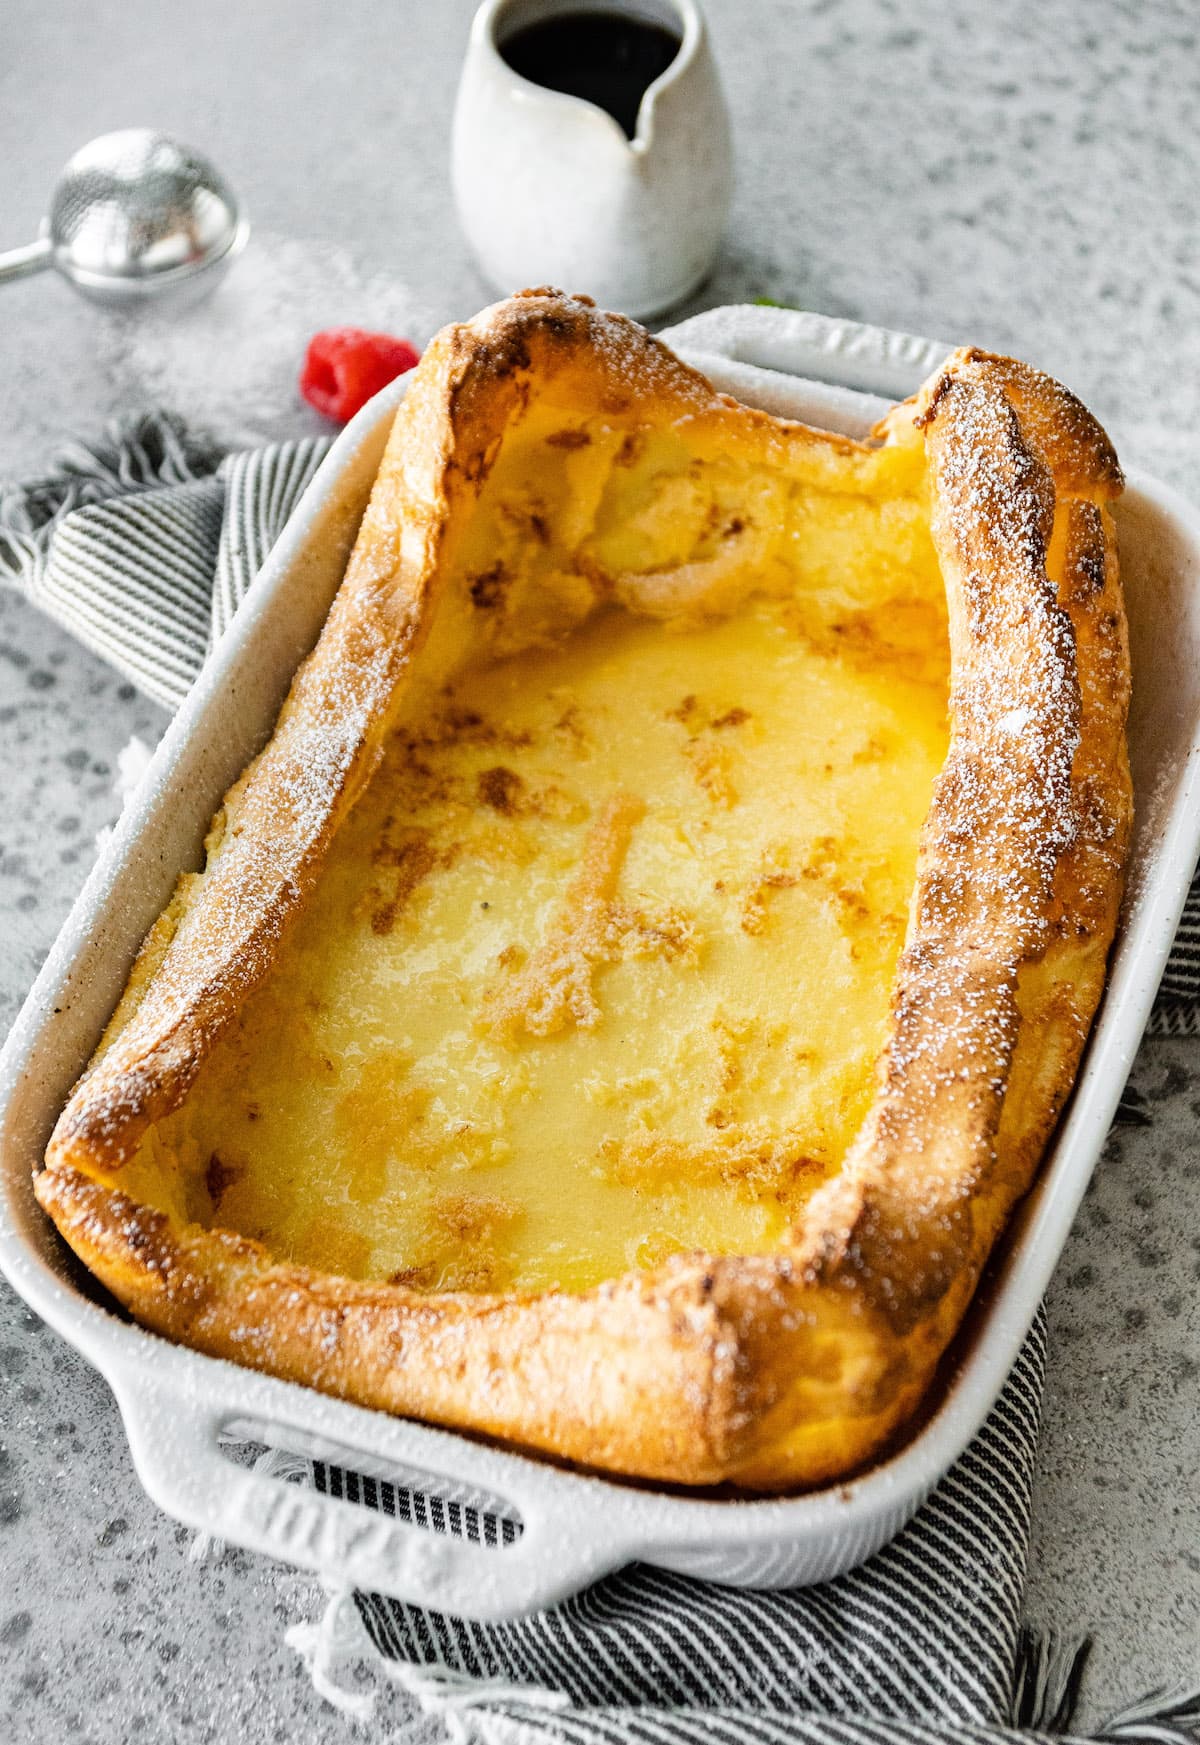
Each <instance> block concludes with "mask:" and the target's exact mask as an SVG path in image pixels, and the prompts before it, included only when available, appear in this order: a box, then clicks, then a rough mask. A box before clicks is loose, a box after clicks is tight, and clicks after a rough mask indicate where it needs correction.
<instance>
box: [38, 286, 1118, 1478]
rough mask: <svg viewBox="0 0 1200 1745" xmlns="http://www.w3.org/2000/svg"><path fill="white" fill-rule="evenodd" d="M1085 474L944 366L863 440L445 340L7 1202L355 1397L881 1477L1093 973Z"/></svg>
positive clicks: (736, 1461) (997, 1215)
mask: <svg viewBox="0 0 1200 1745" xmlns="http://www.w3.org/2000/svg"><path fill="white" fill-rule="evenodd" d="M1120 488H1121V475H1120V470H1119V467H1118V465H1117V462H1116V459H1115V456H1114V455H1113V452H1112V449H1111V446H1110V445H1109V444H1108V442H1107V439H1106V438H1105V436H1104V434H1103V432H1102V431H1101V430H1100V429H1099V427H1098V426H1097V425H1096V423H1095V422H1094V420H1092V419H1091V417H1090V415H1089V414H1087V413H1086V411H1085V410H1084V409H1083V408H1082V406H1080V404H1079V403H1078V401H1076V400H1075V399H1074V398H1073V397H1072V396H1070V395H1069V394H1068V393H1066V391H1065V390H1063V389H1062V388H1060V387H1059V386H1058V385H1057V384H1056V383H1054V382H1052V381H1051V380H1050V379H1049V378H1047V377H1045V376H1043V375H1041V374H1039V373H1038V372H1036V371H1033V370H1030V369H1028V368H1027V367H1026V366H1023V365H1020V364H1016V363H1014V362H1012V361H1011V360H1008V359H1002V358H997V357H992V356H989V355H987V354H983V353H980V352H975V351H963V352H959V353H956V354H954V355H953V356H952V357H951V358H950V359H948V360H947V363H946V365H945V366H944V368H943V369H942V370H940V371H938V372H936V373H935V375H934V376H933V377H932V378H931V380H930V381H929V382H928V383H927V384H926V386H925V388H924V389H923V390H922V391H921V393H920V394H919V395H917V396H916V397H915V399H914V400H913V401H911V402H906V403H905V404H904V405H902V406H900V407H897V408H896V409H895V410H894V411H893V412H892V413H891V414H890V415H889V417H888V418H887V419H886V420H885V421H884V423H883V425H882V426H881V427H880V429H879V430H878V432H877V433H876V436H875V438H874V439H873V440H872V441H870V442H866V443H857V442H852V441H849V440H848V439H846V438H843V437H839V436H833V435H830V434H828V433H824V432H820V431H814V430H809V429H807V428H805V427H804V426H801V425H797V424H791V423H786V422H783V421H780V420H776V419H773V418H770V417H768V416H767V415H766V414H763V413H759V412H754V411H751V410H749V409H748V408H746V407H743V406H740V405H738V404H736V403H735V402H733V401H731V400H729V399H727V398H726V397H725V396H722V395H718V394H716V393H714V391H713V390H712V389H711V388H710V387H709V385H708V384H707V383H706V382H705V381H704V380H703V378H701V377H700V376H698V375H697V374H696V373H695V372H694V371H693V370H691V369H689V368H687V367H686V366H685V365H683V364H682V363H680V362H679V361H678V360H677V359H675V358H673V357H672V356H671V354H670V353H669V352H668V351H667V350H666V349H665V348H664V347H663V346H661V345H660V344H659V343H658V342H656V341H654V340H652V339H651V338H649V336H647V335H646V334H644V333H643V332H642V330H641V329H639V328H637V327H635V326H633V324H631V323H629V322H627V321H624V320H623V319H621V318H620V317H615V316H609V315H603V314H600V313H598V312H597V311H595V310H594V309H593V308H592V307H591V306H590V305H589V304H588V303H587V301H586V299H566V298H562V297H560V296H558V295H556V294H552V293H527V294H526V295H524V296H522V297H520V298H515V299H512V300H510V301H509V302H508V303H505V304H501V305H498V306H496V308H494V309H492V310H489V311H485V312H484V314H483V315H482V316H480V317H479V318H478V319H477V320H476V321H475V322H472V323H469V324H467V325H465V326H460V327H455V328H450V329H448V330H446V331H445V332H444V333H443V334H442V335H441V336H439V338H438V340H436V341H435V342H434V344H433V345H432V346H431V348H430V350H429V352H428V353H427V355H426V358H425V360H424V361H423V363H422V364H421V366H420V367H419V369H418V370H417V371H416V372H415V374H414V378H413V381H412V385H411V387H410V389H409V392H408V394H407V397H406V399H405V401H404V404H403V406H402V408H401V410H400V413H399V414H398V417H397V421H396V426H395V429H394V432H393V436H392V439H391V442H390V444H389V447H388V451H387V455H386V456H385V459H384V462H383V465H382V467H381V471H380V474H379V479H378V481H377V484H376V487H375V491H374V494H373V496H372V500H371V504H370V507H369V509H368V511H367V514H366V516H365V518H364V521H363V525H362V529H361V531H360V534H359V539H358V543H357V546H356V549H355V552H354V555H353V557H352V559H351V562H350V565H349V568H348V571H347V575H346V579H345V582H344V584H343V586H342V589H341V591H340V593H339V595H338V598H337V600H336V601H335V603H334V606H333V608H332V610H331V612H330V615H329V619H328V622H327V625H326V628H325V630H324V632H323V634H322V636H321V638H320V640H319V642H318V644H317V646H316V648H315V650H314V651H313V654H312V655H311V656H310V657H309V660H308V661H307V663H306V664H305V665H304V667H302V669H301V671H300V673H299V674H298V676H297V679H296V682H295V684H294V686H293V690H292V693H291V695H290V697H289V699H288V701H287V703H286V704H285V707H284V710H283V711H282V713H281V716H280V719H279V722H278V724H277V727H276V731H275V734H274V736H273V737H272V739H271V741H270V742H269V743H268V745H267V747H266V748H265V750H264V751H263V752H262V754H261V755H260V757H259V758H258V759H257V760H256V761H255V762H254V763H253V764H252V765H251V766H250V767H249V769H248V770H247V771H246V772H245V774H244V776H243V777H242V779H241V780H240V781H239V782H238V783H237V784H236V786H235V787H234V789H233V790H231V792H230V794H229V796H228V797H227V800H226V804H225V806H224V808H223V810H222V813H221V814H220V815H219V817H218V819H217V820H216V821H215V822H214V827H213V830H212V832H211V834H210V838H209V842H208V852H207V861H206V865H205V869H204V871H203V872H202V873H200V874H197V875H188V876H187V877H185V878H184V879H183V880H181V882H180V886H179V889H178V891H177V893H176V896H175V898H174V900H173V902H172V904H171V905H170V906H169V908H168V909H167V911H166V912H165V914H164V916H163V917H162V918H161V920H160V922H159V923H158V925H157V926H156V927H155V929H154V930H153V931H152V933H151V935H150V937H149V938H148V940H147V942H146V945H145V947H144V949H143V952H142V955H141V957H140V958H139V960H138V963H137V965H136V966H135V969H134V971H133V974H132V976H131V979H130V983H129V986H128V988H127V991H126V994H125V996H124V998H123V1000H122V1002H121V1004H120V1006H119V1008H118V1010H117V1012H116V1013H115V1015H114V1017H113V1020H112V1022H111V1024H110V1026H109V1029H108V1031H107V1032H106V1035H105V1038H104V1040H103V1042H102V1044H101V1047H100V1049H99V1050H98V1052H97V1056H96V1058H95V1060H94V1061H93V1063H92V1065H91V1067H90V1068H89V1070H88V1072H87V1073H86V1074H85V1076H84V1078H83V1079H82V1080H81V1081H80V1084H79V1085H78V1086H77V1087H76V1090H75V1092H74V1093H73V1095H72V1097H71V1100H70V1102H69V1104H68V1106H67V1108H66V1110H65V1111H64V1113H63V1115H62V1117H61V1119H60V1121H59V1124H58V1127H57V1128H56V1131H55V1134H54V1136H53V1139H52V1141H51V1144H50V1147H49V1149H48V1152H47V1160H46V1165H47V1166H46V1168H45V1169H44V1170H43V1171H42V1172H41V1173H40V1174H39V1175H38V1177H37V1178H36V1184H35V1185H36V1191H37V1193H38V1197H39V1199H40V1201H41V1203H42V1205H43V1206H44V1207H45V1208H46V1210H47V1211H48V1212H49V1213H50V1215H51V1216H52V1217H53V1218H54V1220H55V1222H56V1223H57V1225H58V1227H59V1229H60V1230H61V1231H62V1233H63V1234H64V1236H65V1237H66V1239H67V1240H68V1242H69V1243H70V1244H71V1246H72V1247H73V1248H74V1249H75V1250H76V1252H77V1253H78V1254H79V1255H80V1256H81V1258H82V1259H83V1260H84V1261H85V1263H86V1264H87V1265H88V1266H89V1267H91V1269H92V1270H93V1271H94V1272H95V1273H96V1274H97V1275H98V1276H99V1277H100V1278H101V1279H102V1280H103V1282H104V1283H105V1284H106V1285H107V1286H108V1288H109V1289H110V1290H111V1291H112V1292H113V1293H114V1295H115V1296H116V1297H117V1298H118V1299H119V1300H120V1301H121V1302H122V1303H124V1304H125V1305H126V1307H127V1308H128V1309H129V1310H130V1311H131V1312H132V1313H133V1314H134V1315H135V1316H136V1317H137V1318H138V1319H139V1320H141V1321H142V1322H144V1323H145V1324H146V1325H148V1326H150V1327H152V1328H155V1329H156V1330H158V1331H160V1332H163V1333H165V1334H167V1335H169V1336H171V1337H175V1338H178V1339H181V1340H183V1341H184V1342H186V1343H188V1344H192V1345H194V1346H196V1347H198V1348H200V1349H203V1350H207V1351H210V1352H214V1353H216V1354H219V1355H223V1356H227V1357H233V1358H236V1359H237V1360H239V1361H242V1362H246V1363H250V1364H253V1365H254V1366H256V1367H259V1368H263V1369H266V1370H270V1371H272V1372H273V1373H275V1374H279V1375H283V1376H287V1377H290V1378H293V1379H296V1380H300V1381H304V1382H308V1383H310V1384H311V1385H313V1386H316V1387H320V1388H323V1389H325V1390H327V1391H330V1392H333V1393H337V1394H340V1395H343V1396H344V1397H348V1398H352V1399H355V1400H358V1401H361V1402H362V1403H365V1404H369V1405H374V1406H379V1407H383V1408H385V1409H388V1410H393V1411H397V1412H400V1413H404V1414H408V1415H412V1416H418V1417H423V1418H428V1419H431V1420H434V1421H437V1422H440V1423H444V1424H450V1425H456V1426H460V1427H463V1428H467V1429H471V1430H474V1431H478V1432H482V1433H485V1434H489V1435H492V1436H495V1437H498V1438H501V1439H503V1440H505V1441H507V1442H510V1443H513V1444H516V1445H519V1446H522V1447H525V1448H529V1449H533V1450H541V1451H545V1452H547V1453H551V1454H554V1455H557V1456H559V1457H563V1458H567V1459H571V1460H574V1461H578V1462H581V1463H583V1464H585V1465H588V1466H591V1467H596V1468H603V1469H607V1470H611V1471H615V1472H621V1473H628V1474H632V1475H637V1476H640V1477H645V1478H653V1479H660V1480H665V1481H671V1482H676V1483H683V1484H710V1483H715V1482H721V1481H730V1482H733V1483H735V1484H739V1485H742V1486H746V1487H754V1488H790V1487H796V1486H800V1485H804V1484H811V1483H816V1482H820V1481H822V1480H825V1479H828V1478H831V1477H835V1476H840V1475H842V1474H845V1473H847V1472H849V1471H851V1470H853V1469H854V1468H856V1467H858V1466H861V1465H862V1463H863V1462H864V1461H866V1460H868V1459H870V1458H871V1456H872V1455H873V1454H875V1453H877V1452H878V1450H879V1449H880V1448H881V1447H882V1446H883V1445H884V1443H885V1442H886V1441H887V1439H888V1438H889V1437H890V1436H891V1435H892V1434H893V1433H894V1432H895V1431H896V1430H897V1429H898V1428H899V1427H900V1426H901V1425H902V1424H903V1423H904V1421H905V1420H906V1418H908V1417H909V1416H910V1415H911V1413H912V1411H913V1410H914V1408H915V1406H916V1405H917V1403H918V1401H919V1400H920V1398H921V1396H922V1394H923V1393H924V1391H925V1390H926V1388H927V1387H928V1384H929V1381H930V1379H931V1376H932V1374H933V1371H934V1368H935V1366H936V1364H937V1361H938V1359H939V1357H940V1355H941V1353H942V1352H943V1350H944V1349H945V1347H946V1345H947V1343H948V1341H949V1339H950V1338H951V1336H952V1334H953V1332H954V1330H955V1328H956V1326H957V1325H958V1323H959V1321H960V1319H961V1317H962V1314H963V1312H964V1310H965V1308H966V1305H967V1303H968V1302H969V1300H970V1297H971V1294H972V1292H973V1290H974V1287H975V1283H976V1280H977V1278H978V1275H979V1271H980V1269H981V1267H982V1265H983V1263H984V1261H985V1260H986V1257H987V1254H988V1252H989V1251H990V1249H991V1247H992V1245H993V1243H994V1241H995V1239H996V1237H997V1236H998V1234H999V1232H1000V1231H1001V1229H1002V1228H1003V1225H1004V1222H1005V1220H1006V1218H1007V1216H1008V1213H1009V1211H1010V1209H1011V1207H1012V1205H1013V1204H1014V1203H1015V1201H1016V1200H1017V1199H1018V1198H1019V1196H1020V1195H1021V1194H1022V1193H1023V1192H1024V1191H1025V1189H1026V1188H1027V1187H1028V1185H1029V1183H1030V1181H1031V1180H1032V1177H1033V1175H1034V1172H1035V1171H1036V1168H1037V1164H1038V1161H1039V1158H1040V1156H1041V1153H1042V1151H1043V1149H1044V1147H1045V1144H1046V1140H1047V1138H1048V1136H1049V1134H1050V1132H1051V1130H1052V1128H1053V1125H1054V1122H1055V1120H1056V1118H1057V1115H1058V1112H1059V1110H1060V1108H1061V1106H1062V1103H1063V1101H1064V1099H1065V1097H1066V1095H1067V1093H1068V1091H1069V1089H1070V1085H1071V1083H1072V1080H1073V1078H1074V1075H1075V1071H1076V1067H1077V1064H1078V1060H1079V1057H1080V1053H1081V1050H1082V1047H1083V1043H1084V1041H1085V1039H1086V1035H1087V1031H1088V1027H1089V1025H1090V1023H1091V1019H1092V1017H1093V1014H1094V1011H1095V1008H1096V1005H1097V1003H1098V1001H1099V997H1100V993H1101V991H1102V988H1103V981H1104V974H1105V966H1106V960H1107V952H1108V947H1109V944H1110V942H1111V939H1112V935H1113V931H1114V929H1115V925H1116V917H1117V909H1118V904H1119V900H1120V894H1121V885H1122V876H1123V869H1124V862H1125V857H1126V852H1127V847H1128V838H1129V831H1130V819H1131V799H1130V787H1129V776H1128V767H1127V762H1126V756H1125V744H1124V721H1125V712H1126V706H1127V700H1128V685H1129V667H1128V654H1127V649H1126V642H1125V628H1124V617H1123V610H1122V604H1121V597H1120V589H1119V581H1118V573H1117V555H1116V547H1115V539H1114V534H1113V526H1112V519H1111V514H1110V508H1109V505H1110V504H1111V502H1112V500H1113V499H1114V498H1115V496H1116V495H1117V494H1118V492H1119V491H1120Z"/></svg>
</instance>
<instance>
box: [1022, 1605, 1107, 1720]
mask: <svg viewBox="0 0 1200 1745" xmlns="http://www.w3.org/2000/svg"><path fill="white" fill-rule="evenodd" d="M1091 1652H1092V1638H1091V1637H1090V1636H1060V1635H1059V1634H1058V1633H1057V1631H1054V1630H1034V1629H1031V1628H1030V1626H1029V1625H1028V1624H1022V1626H1021V1629H1020V1633H1019V1634H1018V1636H1017V1657H1016V1664H1015V1666H1014V1668H1013V1697H1012V1711H1011V1715H1012V1725H1013V1726H1014V1727H1028V1728H1030V1729H1031V1730H1032V1731H1033V1732H1043V1733H1064V1732H1066V1730H1067V1728H1068V1727H1069V1726H1070V1724H1071V1721H1072V1719H1073V1717H1074V1714H1075V1710H1076V1708H1077V1707H1078V1705H1079V1688H1080V1686H1081V1684H1082V1683H1083V1675H1084V1672H1085V1670H1086V1669H1087V1663H1088V1656H1089V1655H1090V1654H1091Z"/></svg>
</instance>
